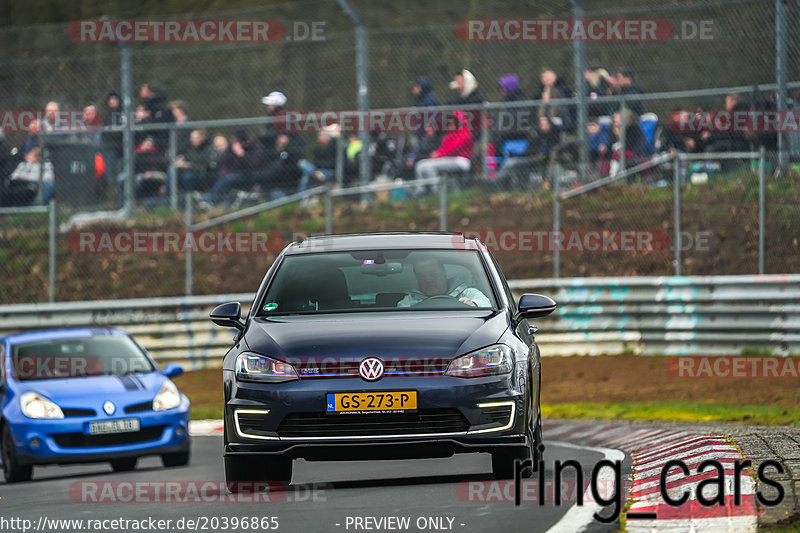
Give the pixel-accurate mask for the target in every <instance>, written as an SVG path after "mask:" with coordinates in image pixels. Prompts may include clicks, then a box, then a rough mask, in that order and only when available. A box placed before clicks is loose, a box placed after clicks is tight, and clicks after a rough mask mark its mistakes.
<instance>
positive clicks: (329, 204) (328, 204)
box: [325, 187, 333, 235]
mask: <svg viewBox="0 0 800 533" xmlns="http://www.w3.org/2000/svg"><path fill="white" fill-rule="evenodd" d="M332 233H333V197H332V196H331V188H330V187H328V190H327V191H325V234H326V235H330V234H332Z"/></svg>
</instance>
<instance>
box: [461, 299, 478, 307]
mask: <svg viewBox="0 0 800 533" xmlns="http://www.w3.org/2000/svg"><path fill="white" fill-rule="evenodd" d="M458 301H459V302H461V303H462V304H467V305H471V306H472V307H478V306H477V305H475V302H473V301H472V300H470V299H469V298H467V297H466V296H462V297H461V298H459V299H458Z"/></svg>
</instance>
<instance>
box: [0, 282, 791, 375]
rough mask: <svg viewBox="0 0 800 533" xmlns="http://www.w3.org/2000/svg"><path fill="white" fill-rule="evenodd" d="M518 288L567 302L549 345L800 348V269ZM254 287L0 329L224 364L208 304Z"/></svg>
mask: <svg viewBox="0 0 800 533" xmlns="http://www.w3.org/2000/svg"><path fill="white" fill-rule="evenodd" d="M509 285H510V286H511V289H512V291H513V292H514V293H515V294H516V296H517V297H518V296H519V295H520V294H522V293H523V292H539V293H543V294H547V295H549V296H551V297H553V298H554V299H555V300H556V301H557V302H558V304H559V307H558V309H557V310H556V312H555V313H554V314H553V315H551V316H550V317H547V318H542V319H538V320H537V321H536V324H537V326H538V327H539V330H540V333H539V334H537V341H538V342H539V345H540V346H541V348H542V353H543V354H544V355H571V354H584V355H597V354H604V353H607V354H620V353H633V354H641V355H652V354H667V355H683V354H709V355H714V354H730V355H739V354H742V353H752V354H761V353H770V354H773V355H788V354H800V274H785V275H764V276H709V277H701V276H697V277H682V276H677V277H630V278H572V279H560V280H554V279H545V280H515V281H510V282H509ZM252 299H253V294H251V293H243V294H226V295H213V296H186V297H175V298H146V299H131V300H108V301H107V300H96V301H89V302H63V303H41V304H18V305H3V306H0V334H4V333H9V332H12V331H21V330H30V329H41V328H58V327H112V326H113V327H118V328H121V329H123V330H125V331H128V332H130V333H131V334H133V335H134V336H135V337H136V338H137V340H139V341H140V342H141V344H142V345H143V346H145V348H147V350H148V351H149V352H150V353H151V354H152V355H153V356H154V357H155V359H156V360H157V361H159V362H161V363H165V362H180V363H183V364H184V365H186V366H187V368H189V369H198V368H206V367H216V366H219V365H220V364H221V362H222V356H223V355H224V354H225V352H226V351H227V349H228V348H229V347H230V346H231V344H232V338H233V330H230V329H226V328H220V327H218V326H215V325H214V324H212V323H211V321H210V320H209V319H208V312H209V311H210V310H211V309H212V308H213V307H214V306H216V305H218V304H220V303H223V302H227V301H240V302H242V304H243V305H244V307H245V312H246V310H247V308H248V307H249V305H250V303H251V302H252Z"/></svg>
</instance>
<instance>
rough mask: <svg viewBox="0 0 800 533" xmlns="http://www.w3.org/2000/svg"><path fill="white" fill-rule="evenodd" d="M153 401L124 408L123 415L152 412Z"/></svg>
mask: <svg viewBox="0 0 800 533" xmlns="http://www.w3.org/2000/svg"><path fill="white" fill-rule="evenodd" d="M152 410H153V401H152V400H151V401H149V402H142V403H135V404H133V405H129V406H128V407H126V408H125V413H141V412H142V411H152Z"/></svg>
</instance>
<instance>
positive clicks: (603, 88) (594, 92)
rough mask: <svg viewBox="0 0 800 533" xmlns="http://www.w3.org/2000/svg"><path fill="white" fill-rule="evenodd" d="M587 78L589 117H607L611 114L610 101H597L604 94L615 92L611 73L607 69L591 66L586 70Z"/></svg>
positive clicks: (585, 75) (585, 76)
mask: <svg viewBox="0 0 800 533" xmlns="http://www.w3.org/2000/svg"><path fill="white" fill-rule="evenodd" d="M584 78H585V79H586V96H587V98H588V100H589V106H588V110H587V112H588V115H589V118H590V119H591V118H597V117H605V116H609V115H610V114H611V109H612V108H611V106H610V105H609V104H608V103H600V102H596V100H597V99H598V98H600V97H603V96H608V95H611V94H613V93H614V85H613V84H612V83H611V74H609V73H608V71H607V70H606V69H603V68H599V67H590V68H588V69H586V71H585V72H584Z"/></svg>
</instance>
